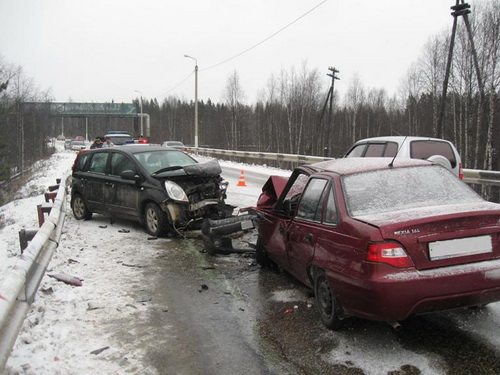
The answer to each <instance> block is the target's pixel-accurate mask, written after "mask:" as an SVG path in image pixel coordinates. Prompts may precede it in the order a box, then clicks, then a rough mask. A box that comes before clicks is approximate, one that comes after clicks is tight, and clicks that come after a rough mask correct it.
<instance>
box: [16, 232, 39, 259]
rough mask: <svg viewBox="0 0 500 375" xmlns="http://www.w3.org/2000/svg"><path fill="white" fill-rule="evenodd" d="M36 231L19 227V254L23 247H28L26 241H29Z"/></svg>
mask: <svg viewBox="0 0 500 375" xmlns="http://www.w3.org/2000/svg"><path fill="white" fill-rule="evenodd" d="M37 233H38V229H21V230H20V231H19V245H20V246H21V255H22V254H23V252H24V249H26V248H27V247H28V242H30V241H31V240H32V239H33V237H35V235H36V234H37Z"/></svg>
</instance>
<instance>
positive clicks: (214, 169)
mask: <svg viewBox="0 0 500 375" xmlns="http://www.w3.org/2000/svg"><path fill="white" fill-rule="evenodd" d="M182 169H184V171H185V172H186V174H187V175H189V176H191V175H196V176H200V177H216V176H219V175H220V174H221V173H222V169H221V167H220V164H219V162H218V161H217V160H211V161H209V162H207V163H199V164H193V165H186V166H184V167H182Z"/></svg>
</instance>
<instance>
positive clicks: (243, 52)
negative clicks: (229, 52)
mask: <svg viewBox="0 0 500 375" xmlns="http://www.w3.org/2000/svg"><path fill="white" fill-rule="evenodd" d="M327 1H328V0H323V1H322V2H321V3H319V4H318V5H315V6H314V7H313V8H311V9H309V10H308V11H307V12H305V13H304V14H302V15H301V16H300V17H298V18H296V19H295V20H293V21H292V22H290V23H289V24H287V25H286V26H284V27H282V28H281V29H279V30H278V31H276V32H275V33H273V34H271V35H269V36H268V37H267V38H265V39H263V40H261V41H260V42H258V43H256V44H254V45H253V46H251V47H249V48H247V49H246V50H244V51H242V52H240V53H238V54H236V55H234V56H232V57H230V58H228V59H225V60H223V61H221V62H218V63H217V64H214V65H211V66H209V67H207V68H204V69H199V70H200V71H205V70H209V69H212V68H215V67H217V66H219V65H222V64H225V63H227V62H228V61H231V60H234V59H235V58H237V57H239V56H241V55H243V54H245V53H247V52H249V51H251V50H253V49H254V48H256V47H258V46H260V45H261V44H263V43H265V42H267V41H268V40H269V39H271V38H273V37H274V36H276V35H278V34H279V33H281V32H282V31H284V30H286V29H288V28H289V27H290V26H292V25H293V24H294V23H296V22H297V21H299V20H300V19H302V18H304V17H305V16H307V15H308V14H309V13H311V12H312V11H314V10H316V9H317V8H319V7H320V6H321V5H323V4H324V3H326V2H327ZM193 73H194V71H192V72H191V73H189V75H188V76H187V77H186V78H184V79H183V80H182V81H181V82H179V83H178V84H177V85H176V86H175V87H172V88H171V89H169V90H167V91H165V92H164V93H163V94H161V95H158V96H156V97H157V98H158V97H162V96H165V95H167V94H168V93H170V92H172V91H174V90H175V89H176V88H178V87H179V86H180V85H182V84H183V83H184V82H186V81H187V79H188V78H189V77H191V76H192V75H193Z"/></svg>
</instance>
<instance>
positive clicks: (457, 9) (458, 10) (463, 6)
mask: <svg viewBox="0 0 500 375" xmlns="http://www.w3.org/2000/svg"><path fill="white" fill-rule="evenodd" d="M461 1H462V3H460V0H456V3H455V5H454V6H452V7H451V10H453V12H452V13H451V15H452V16H453V28H452V31H451V39H450V48H449V50H448V61H447V62H446V72H445V76H444V81H443V91H442V95H441V105H440V108H439V117H438V123H437V129H436V133H437V134H436V136H437V137H438V138H443V135H444V131H443V122H444V112H445V107H446V94H447V92H448V80H449V77H450V70H451V60H452V59H453V48H454V46H455V34H456V31H457V18H458V17H460V16H462V17H463V18H464V22H465V26H466V28H467V35H468V36H469V41H470V43H471V48H472V57H473V60H474V67H475V70H476V76H477V83H478V86H479V91H480V95H481V101H482V103H484V87H483V82H482V79H481V73H480V70H479V62H478V58H477V52H476V48H475V46H474V39H473V38H472V30H471V27H470V23H469V16H468V14H469V13H470V10H469V8H470V5H469V4H467V3H464V1H463V0H461ZM482 103H481V105H483V104H482Z"/></svg>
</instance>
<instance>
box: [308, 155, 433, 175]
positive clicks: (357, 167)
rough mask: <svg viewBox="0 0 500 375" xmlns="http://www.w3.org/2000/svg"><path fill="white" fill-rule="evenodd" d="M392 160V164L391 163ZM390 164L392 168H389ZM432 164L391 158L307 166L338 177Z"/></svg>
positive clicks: (339, 161) (337, 160)
mask: <svg viewBox="0 0 500 375" xmlns="http://www.w3.org/2000/svg"><path fill="white" fill-rule="evenodd" d="M393 160H394V162H393ZM391 163H392V166H391ZM432 164H433V163H431V162H429V161H426V160H419V159H398V158H396V159H393V158H342V159H332V160H327V161H322V162H319V163H315V164H311V165H309V166H310V167H311V168H313V169H315V170H317V171H318V172H320V171H328V172H333V173H337V174H340V175H348V174H355V173H361V172H368V171H375V170H380V169H391V168H401V167H414V166H419V165H432Z"/></svg>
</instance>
